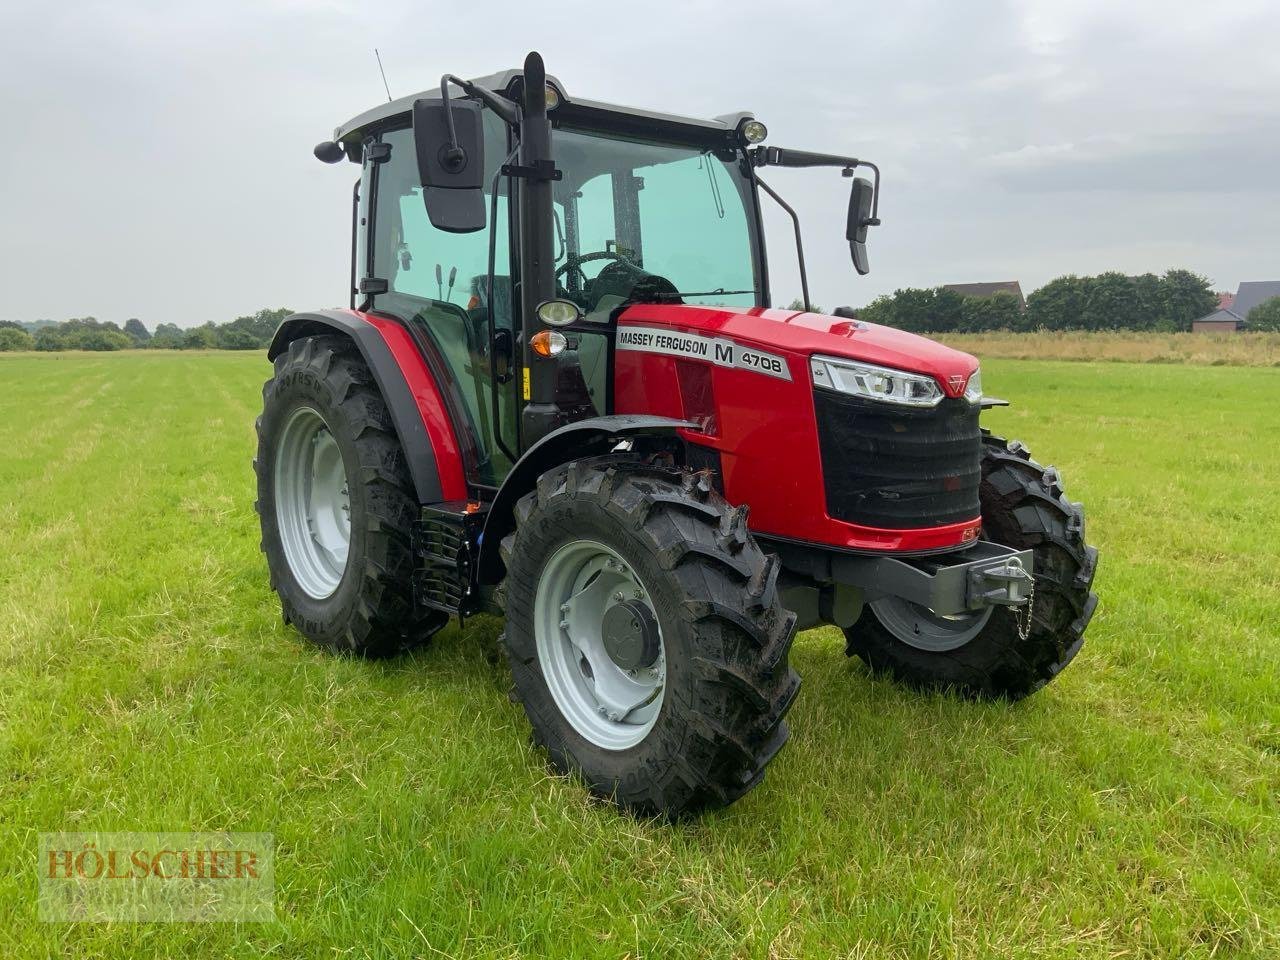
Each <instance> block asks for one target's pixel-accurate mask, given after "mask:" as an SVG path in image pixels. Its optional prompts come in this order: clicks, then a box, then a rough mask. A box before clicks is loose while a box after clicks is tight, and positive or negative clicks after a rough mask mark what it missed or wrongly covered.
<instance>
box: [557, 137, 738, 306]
mask: <svg viewBox="0 0 1280 960" xmlns="http://www.w3.org/2000/svg"><path fill="white" fill-rule="evenodd" d="M553 150H554V153H555V157H556V166H557V167H559V168H560V170H561V171H563V174H564V177H563V179H562V180H560V181H557V182H556V183H555V184H554V188H553V189H554V198H555V216H556V221H557V222H556V233H557V255H556V270H557V273H556V279H557V281H558V282H559V284H560V286H561V288H562V289H563V290H564V291H565V292H566V293H567V294H568V295H569V296H570V297H572V298H573V299H575V300H576V301H578V303H579V304H581V305H582V307H583V308H584V309H585V310H587V311H589V312H591V311H596V310H603V309H611V308H612V307H613V306H616V305H617V304H618V303H621V302H622V301H623V300H626V299H630V298H632V297H635V298H637V299H639V298H641V297H643V296H645V295H649V296H653V297H656V298H660V299H672V300H674V298H675V296H676V295H677V294H678V295H679V297H680V299H682V300H684V301H685V302H687V303H698V304H724V305H728V306H755V305H756V304H757V303H758V302H759V290H760V288H761V286H762V283H761V281H760V280H759V278H758V277H757V274H756V268H755V263H756V258H755V256H754V255H753V242H752V235H753V231H752V226H751V224H752V218H751V216H750V215H749V211H750V209H751V207H750V204H751V203H752V199H751V194H750V186H749V181H748V180H747V179H746V177H745V176H744V175H743V173H742V171H741V169H740V168H739V163H738V160H739V157H738V155H736V154H734V153H733V152H730V151H712V150H708V149H704V148H700V147H696V146H687V145H678V144H669V143H655V142H653V141H642V140H629V139H621V138H619V137H617V136H612V135H602V134H597V133H590V132H587V131H584V130H576V129H569V128H560V129H557V130H556V132H555V135H554V147H553Z"/></svg>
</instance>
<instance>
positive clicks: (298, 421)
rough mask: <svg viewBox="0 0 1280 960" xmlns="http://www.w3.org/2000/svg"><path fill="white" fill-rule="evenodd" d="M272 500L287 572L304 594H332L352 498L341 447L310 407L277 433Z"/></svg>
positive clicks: (341, 566) (343, 562) (342, 563)
mask: <svg viewBox="0 0 1280 960" xmlns="http://www.w3.org/2000/svg"><path fill="white" fill-rule="evenodd" d="M275 501H276V526H277V527H278V529H279V531H280V543H281V546H283V548H284V556H285V560H286V561H287V562H288V564H289V572H290V573H291V574H293V578H294V580H296V581H297V582H298V586H300V587H301V588H302V589H303V591H304V592H305V593H306V594H307V596H309V597H312V598H314V599H316V600H323V599H325V598H326V597H329V596H332V595H333V592H334V591H335V590H337V589H338V584H339V583H341V582H342V574H343V572H344V571H345V570H346V568H347V556H348V554H349V552H350V549H351V501H350V497H349V495H348V490H347V471H346V467H345V465H344V464H343V462H342V450H341V449H340V448H339V447H338V442H337V440H335V439H334V437H333V433H332V432H330V430H329V425H328V424H327V423H325V421H324V418H323V417H322V416H320V414H319V413H318V412H317V411H316V410H314V409H312V408H311V407H299V408H298V409H297V410H295V411H294V412H293V413H292V414H291V415H290V417H289V419H288V421H287V422H286V423H285V425H284V429H283V430H282V431H281V433H280V442H279V444H278V445H277V446H276V459H275Z"/></svg>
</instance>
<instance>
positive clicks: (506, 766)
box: [0, 354, 1280, 958]
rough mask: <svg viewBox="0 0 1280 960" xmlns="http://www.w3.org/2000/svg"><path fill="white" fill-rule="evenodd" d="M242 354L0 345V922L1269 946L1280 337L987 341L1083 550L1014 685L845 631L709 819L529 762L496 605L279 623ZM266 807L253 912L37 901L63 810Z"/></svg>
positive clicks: (144, 812) (810, 666)
mask: <svg viewBox="0 0 1280 960" xmlns="http://www.w3.org/2000/svg"><path fill="white" fill-rule="evenodd" d="M268 371H269V366H268V364H267V363H266V362H265V361H264V360H263V358H262V357H261V356H259V355H238V354H203V355H200V354H195V355H193V354H169V355H166V354H133V355H114V356H102V357H99V356H71V355H61V356H31V355H28V356H16V357H10V356H4V357H0V545H2V549H3V550H4V556H3V559H0V956H3V957H24V958H25V957H40V956H53V955H59V956H63V955H66V956H89V957H120V958H124V957H129V958H133V957H150V956H156V957H169V956H179V955H188V954H190V955H201V956H205V955H207V956H230V955H251V954H259V953H266V954H269V955H271V956H276V957H299V958H301V957H307V958H314V957H335V958H347V957H351V958H358V957H407V956H423V957H440V956H448V957H472V956H483V957H489V956H492V957H507V956H518V955H530V956H537V955H542V956H548V955H551V956H571V957H578V956H583V957H588V956H589V957H594V956H600V957H620V956H628V955H630V956H644V957H664V958H665V957H685V956H689V957H693V956H745V957H786V956H804V957H819V956H820V957H828V956H851V957H877V958H883V957H916V956H926V955H928V956H940V957H977V956H1001V957H1030V956H1053V957H1099V958H1101V957H1117V956H1126V957H1140V956H1193V957H1196V956H1199V957H1210V956H1218V957H1221V956H1232V955H1239V956H1258V957H1264V956H1276V955H1277V953H1280V866H1277V863H1278V862H1280V861H1278V857H1277V854H1278V853H1280V850H1278V849H1277V846H1278V842H1280V823H1277V819H1276V817H1277V801H1276V791H1277V785H1278V784H1280V708H1278V707H1277V694H1278V693H1280V636H1278V633H1280V627H1278V626H1277V625H1278V624H1280V573H1278V571H1280V547H1278V546H1277V537H1278V536H1280V442H1277V438H1278V437H1280V403H1278V402H1277V401H1280V372H1277V371H1274V370H1265V369H1240V368H1234V369H1233V368H1209V367H1181V366H1149V365H1147V366H1143V365H1127V364H1116V363H1106V364H1097V365H1094V364H1085V363H1043V362H1024V361H993V362H990V363H988V364H987V366H986V382H987V388H988V390H989V391H990V392H991V393H994V394H996V395H999V396H1004V397H1008V398H1010V399H1012V400H1013V401H1014V406H1013V407H1011V408H1009V409H1006V410H997V411H994V412H993V413H992V414H991V415H990V417H989V419H990V425H991V426H993V427H994V428H996V429H997V430H998V431H999V432H1002V433H1006V434H1007V435H1009V436H1017V437H1019V438H1021V439H1023V440H1024V441H1025V442H1027V443H1028V444H1029V445H1030V446H1031V448H1032V450H1033V452H1034V453H1035V454H1036V455H1037V456H1038V457H1040V458H1041V459H1043V460H1044V461H1046V462H1053V463H1055V464H1057V465H1058V466H1059V467H1060V469H1061V470H1062V472H1063V474H1064V476H1065V478H1066V482H1067V486H1068V492H1069V494H1070V495H1071V496H1072V497H1074V498H1077V499H1082V500H1084V501H1085V502H1086V504H1087V506H1088V512H1089V536H1090V539H1091V540H1092V541H1093V542H1094V543H1096V544H1097V545H1098V546H1100V547H1101V549H1102V565H1101V568H1100V573H1099V576H1098V581H1097V585H1096V588H1097V590H1098V592H1099V593H1100V594H1101V597H1102V606H1101V607H1100V609H1099V613H1098V615H1097V617H1095V619H1094V621H1093V625H1092V627H1091V628H1090V632H1089V635H1088V640H1087V642H1086V644H1085V646H1084V648H1083V651H1082V652H1081V654H1080V656H1079V657H1078V658H1077V660H1076V662H1075V663H1074V664H1073V665H1072V667H1071V668H1070V669H1069V670H1068V671H1067V672H1066V673H1064V674H1063V676H1062V677H1061V678H1060V679H1059V680H1058V681H1057V682H1055V683H1054V684H1052V685H1050V686H1049V687H1048V688H1046V689H1045V690H1044V691H1042V692H1041V693H1040V694H1038V695H1037V696H1035V697H1033V698H1031V699H1030V700H1028V701H1026V702H1024V703H1022V704H1017V705H1012V706H1011V705H1005V704H973V703H965V702H960V701H957V700H955V699H952V698H948V697H942V696H920V695H917V694H913V693H910V692H907V691H904V690H901V689H898V688H896V687H894V686H893V685H891V684H890V683H888V682H886V681H882V680H878V679H874V678H872V677H870V676H869V675H868V674H867V672H866V671H865V670H864V669H863V667H862V666H861V665H860V664H859V663H857V662H856V661H849V660H847V659H846V658H845V656H844V654H843V651H842V644H841V640H840V638H839V637H838V635H837V634H836V632H835V631H832V630H819V631H812V632H809V633H806V634H803V635H801V636H800V638H799V639H798V640H797V643H796V647H795V653H794V657H793V660H794V663H795V665H796V667H797V669H798V670H799V671H800V673H801V674H802V676H803V677H804V683H805V686H804V689H803V691H802V693H801V696H800V699H799V701H798V703H797V705H796V707H795V709H794V711H793V713H792V715H791V728H792V740H791V743H790V745H789V746H788V748H787V749H786V750H785V751H783V753H782V754H781V756H780V757H779V759H778V761H777V762H776V763H774V764H773V765H772V766H771V767H770V770H769V775H768V777H767V778H766V781H765V783H764V784H763V785H762V786H761V787H760V788H759V789H757V790H756V791H755V792H753V793H752V794H750V795H749V796H748V797H747V798H745V799H744V800H743V801H742V802H740V803H739V804H737V805H736V806H734V807H733V808H731V809H730V810H728V811H725V812H722V813H718V814H713V815H711V816H708V817H706V818H704V819H703V820H701V821H699V822H696V823H692V824H681V825H676V826H672V825H667V824H661V823H648V822H637V821H635V820H632V819H629V818H627V817H625V816H622V815H620V814H618V813H617V812H616V811H615V810H613V809H611V808H610V807H608V806H607V805H604V804H600V803H596V802H592V801H589V800H587V799H586V798H585V797H584V795H583V792H582V791H581V790H580V789H579V788H578V787H577V786H576V785H574V784H573V783H572V782H569V781H566V780H563V779H560V778H555V777H552V776H549V775H548V773H547V771H546V768H545V766H544V764H543V760H542V757H541V756H540V755H539V754H538V753H537V752H535V751H534V750H533V749H531V748H530V746H529V745H528V732H527V726H526V722H525V719H524V717H523V714H522V711H521V710H520V708H519V707H518V706H517V705H514V704H512V703H510V702H509V701H508V699H507V690H508V689H509V685H510V684H509V676H508V671H507V668H506V666H505V664H504V663H503V662H502V661H501V659H500V658H499V657H498V647H497V635H498V633H499V630H500V624H499V623H498V622H496V621H492V620H487V619H477V620H473V621H468V623H467V625H466V628H465V630H459V629H458V628H457V627H456V626H454V627H450V628H449V629H448V630H446V631H445V632H443V633H442V634H440V635H439V636H438V637H437V638H436V639H435V641H434V642H433V643H432V645H431V646H430V647H429V648H427V649H425V650H422V651H420V652H417V653H415V654H414V655H412V656H408V657H405V658H402V659H399V660H395V661H392V662H388V663H379V664H369V663H361V662H358V661H353V660H349V659H340V658H335V657H332V656H326V655H324V654H322V653H320V652H318V651H316V650H314V649H312V648H310V647H309V646H307V645H306V644H305V643H304V642H303V641H302V640H301V639H300V638H299V637H298V636H297V635H296V634H295V633H293V632H292V631H291V630H289V629H286V628H285V627H283V626H282V624H281V622H280V617H279V612H278V608H277V605H276V601H275V598H274V596H273V595H272V594H271V593H270V592H269V590H268V588H267V578H266V570H265V566H264V563H263V560H262V558H261V555H260V553H259V552H258V531H257V521H256V518H255V516H254V513H253V500H254V487H253V475H252V471H251V469H250V459H251V457H252V454H253V448H254V434H253V418H254V416H255V415H256V413H257V410H258V405H259V387H260V385H261V382H262V380H263V379H264V378H265V377H266V375H267V373H268ZM85 829H102V830H171V831H180V830H240V831H271V832H273V833H274V834H275V838H276V843H277V847H278V857H277V868H276V877H277V891H276V913H277V917H278V920H277V922H276V923H272V924H245V925H240V926H235V925H224V924H199V925H196V924H191V925H187V924H101V925H87V924H86V925H60V924H48V923H42V922H40V921H39V920H38V919H37V916H36V889H37V887H36V882H37V881H36V876H37V874H36V871H37V863H36V843H37V834H38V833H39V832H40V831H54V830H85Z"/></svg>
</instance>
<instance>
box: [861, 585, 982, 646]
mask: <svg viewBox="0 0 1280 960" xmlns="http://www.w3.org/2000/svg"><path fill="white" fill-rule="evenodd" d="M871 609H872V611H873V612H874V613H875V615H876V619H877V620H879V621H880V623H881V625H882V626H883V627H884V628H885V629H886V630H888V631H889V632H890V633H891V634H893V635H894V636H895V637H897V638H898V639H899V640H901V641H902V642H903V643H905V644H907V646H910V647H915V648H916V649H917V650H925V651H928V652H929V653H946V652H947V651H948V650H958V649H959V648H960V647H963V646H964V645H965V644H966V643H968V642H969V641H970V640H972V639H973V638H974V637H976V636H977V635H978V634H980V633H981V632H982V628H983V627H985V626H986V625H987V621H988V620H990V619H991V610H992V608H991V607H986V608H984V609H982V610H975V611H973V612H971V613H961V614H956V615H954V616H945V617H944V616H942V615H941V614H937V613H934V612H933V611H932V610H930V609H929V608H928V607H922V606H920V605H919V604H916V603H911V602H910V601H909V600H903V599H901V598H900V597H884V598H883V599H880V600H873V601H872V602H871Z"/></svg>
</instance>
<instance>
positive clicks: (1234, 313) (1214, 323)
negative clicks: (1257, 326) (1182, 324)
mask: <svg viewBox="0 0 1280 960" xmlns="http://www.w3.org/2000/svg"><path fill="white" fill-rule="evenodd" d="M1272 297H1280V280H1252V281H1246V282H1244V283H1242V284H1240V289H1239V290H1237V291H1236V295H1235V296H1234V297H1232V298H1231V300H1230V302H1229V303H1227V304H1225V305H1224V304H1223V296H1222V295H1219V297H1218V309H1217V310H1215V311H1213V313H1211V314H1209V315H1208V316H1204V317H1201V318H1200V319H1199V320H1193V321H1191V332H1192V333H1235V332H1237V331H1238V330H1240V329H1241V328H1242V327H1243V326H1244V325H1245V321H1246V320H1247V319H1248V317H1249V311H1250V310H1252V309H1253V308H1254V307H1256V306H1257V305H1258V304H1260V303H1262V302H1264V301H1266V300H1270V299H1271V298H1272Z"/></svg>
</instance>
